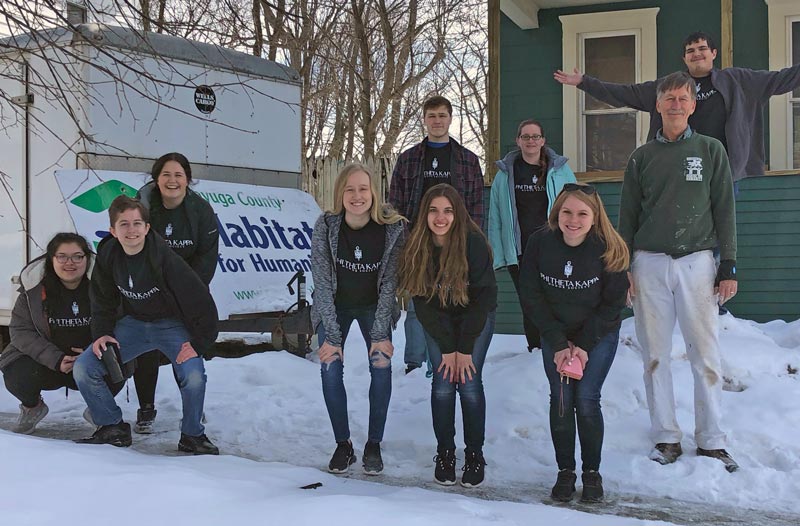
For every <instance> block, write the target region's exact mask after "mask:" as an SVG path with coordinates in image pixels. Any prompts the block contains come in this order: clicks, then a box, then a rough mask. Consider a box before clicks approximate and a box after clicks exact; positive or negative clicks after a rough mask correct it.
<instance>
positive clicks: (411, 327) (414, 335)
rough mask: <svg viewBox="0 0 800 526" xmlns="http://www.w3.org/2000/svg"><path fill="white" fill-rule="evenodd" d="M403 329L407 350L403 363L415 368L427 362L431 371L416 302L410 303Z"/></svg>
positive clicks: (404, 353)
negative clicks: (415, 306)
mask: <svg viewBox="0 0 800 526" xmlns="http://www.w3.org/2000/svg"><path fill="white" fill-rule="evenodd" d="M403 329H405V332H406V348H405V350H404V351H403V362H404V363H405V364H406V365H413V366H415V367H422V364H424V363H426V362H427V363H428V370H429V371H430V359H429V356H428V345H427V340H426V337H425V329H423V328H422V324H421V323H420V322H419V319H418V318H417V310H416V308H414V300H411V301H409V302H408V310H407V311H406V321H405V323H404V324H403Z"/></svg>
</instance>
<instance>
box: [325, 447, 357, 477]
mask: <svg viewBox="0 0 800 526" xmlns="http://www.w3.org/2000/svg"><path fill="white" fill-rule="evenodd" d="M356 460H357V459H356V452H355V451H353V443H352V442H350V441H349V440H348V441H346V442H337V443H336V451H334V452H333V456H332V457H331V461H330V462H329V463H328V471H329V472H330V473H347V472H348V471H349V470H350V466H351V465H352V464H355V462H356Z"/></svg>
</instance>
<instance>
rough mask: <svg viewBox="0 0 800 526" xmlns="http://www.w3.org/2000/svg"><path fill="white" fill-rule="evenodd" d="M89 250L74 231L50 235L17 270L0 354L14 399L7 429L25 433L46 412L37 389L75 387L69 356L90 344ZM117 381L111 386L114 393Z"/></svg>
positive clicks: (32, 429) (7, 383)
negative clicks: (15, 414)
mask: <svg viewBox="0 0 800 526" xmlns="http://www.w3.org/2000/svg"><path fill="white" fill-rule="evenodd" d="M91 255H92V252H91V251H90V250H89V245H88V244H87V243H86V240H85V239H84V238H83V237H82V236H79V235H78V234H72V233H68V232H63V233H60V234H56V235H55V236H54V237H53V239H51V240H50V242H49V243H48V244H47V252H46V253H45V254H44V255H43V256H41V257H39V258H37V259H35V260H33V261H32V262H30V263H29V264H28V265H27V266H26V267H25V268H24V269H22V272H21V273H20V281H21V286H20V289H19V293H20V294H19V296H18V297H17V302H16V304H15V305H14V309H13V310H12V312H11V323H10V325H9V333H10V336H11V343H9V345H8V347H6V349H5V350H4V351H3V354H1V355H0V370H2V371H3V380H5V384H6V388H7V389H8V391H9V392H10V393H11V394H12V395H14V396H15V397H16V398H17V399H18V400H19V401H20V405H19V408H20V415H19V420H18V421H17V424H16V425H15V426H14V428H13V431H14V432H16V433H24V434H30V433H32V432H33V431H34V429H36V424H38V423H39V422H40V421H41V420H42V419H43V418H44V417H45V415H47V412H48V408H47V404H45V403H44V400H43V399H42V396H41V392H42V391H53V390H56V389H60V388H62V387H66V388H68V389H74V390H76V391H77V390H78V387H77V386H76V385H75V380H74V379H73V377H72V366H73V364H74V363H75V359H76V358H77V357H78V356H79V355H80V353H82V352H83V350H84V349H85V348H86V347H87V346H88V345H89V344H90V343H92V333H91V329H90V327H89V325H90V323H91V320H92V316H91V313H90V306H89V277H88V275H87V269H88V267H89V261H90V258H91ZM121 388H122V385H121V384H120V385H117V386H113V387H112V391H114V393H117V392H119V390H120V389H121Z"/></svg>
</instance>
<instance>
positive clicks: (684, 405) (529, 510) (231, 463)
mask: <svg viewBox="0 0 800 526" xmlns="http://www.w3.org/2000/svg"><path fill="white" fill-rule="evenodd" d="M721 322H722V323H721V329H720V331H721V342H722V349H723V356H724V369H725V376H726V380H727V384H728V386H729V389H730V390H726V391H725V392H724V393H723V405H724V422H723V423H724V426H725V428H726V429H728V430H729V442H730V446H729V448H728V449H729V451H730V452H731V454H732V455H733V456H734V458H736V459H737V461H738V462H739V464H740V465H741V470H740V471H739V472H737V473H734V474H729V473H727V472H726V471H725V470H724V469H723V467H722V464H721V463H720V462H718V461H716V460H713V459H708V458H700V457H697V456H696V455H695V454H694V449H695V447H696V445H695V443H694V439H693V436H692V432H693V422H694V417H693V389H692V375H691V371H690V369H689V364H688V361H687V359H686V355H685V349H684V345H683V341H682V339H681V336H680V333H679V331H678V329H677V328H676V330H675V335H674V340H673V341H674V348H673V371H674V377H675V386H676V387H675V394H676V403H677V407H678V419H679V422H680V424H681V426H682V428H683V430H684V433H685V435H684V438H683V448H684V455H683V456H682V457H681V458H680V459H679V460H678V462H676V463H675V464H673V465H670V466H660V465H658V464H656V463H655V462H653V461H651V460H649V459H648V458H647V454H648V452H649V450H650V449H651V447H652V443H651V442H650V440H649V438H648V429H649V418H648V413H647V406H646V402H645V394H644V385H643V382H642V363H641V357H640V355H639V352H638V351H637V348H638V344H637V342H636V337H635V334H634V330H633V323H632V320H626V321H625V323H624V324H623V329H622V333H621V336H620V338H621V343H620V346H619V350H618V353H617V358H616V361H615V363H614V366H613V367H612V369H611V373H610V374H609V378H608V380H607V381H606V385H605V388H604V391H603V412H604V415H605V422H606V440H605V446H604V456H603V464H602V467H601V472H602V474H603V477H604V482H605V487H606V491H607V493H608V495H609V497H610V498H611V499H613V498H614V496H615V495H628V494H638V495H641V496H642V499H641V501H642V502H645V503H646V502H647V498H648V497H650V498H652V499H653V500H654V501H655V500H656V499H660V498H663V497H668V498H673V499H678V500H683V501H692V502H697V503H701V504H700V505H701V507H702V506H704V505H707V506H708V508H709V509H713V508H714V505H719V506H723V505H725V506H736V507H741V508H750V509H756V510H765V511H770V512H785V513H797V504H796V502H797V501H796V498H797V495H798V494H800V444H798V442H797V440H796V429H797V424H798V422H800V405H798V403H797V400H798V399H800V396H799V395H800V378H799V377H800V375H799V374H798V373H797V369H798V368H800V321H797V322H793V323H790V324H786V323H784V322H781V321H774V322H770V323H767V324H757V323H754V322H750V321H747V320H740V319H736V318H734V317H733V316H731V315H726V316H724V317H722V318H721ZM401 327H402V326H401ZM395 336H396V345H397V346H398V351H397V352H396V354H395V357H394V360H393V364H394V372H393V382H394V389H393V395H392V402H391V406H390V414H389V418H388V422H387V427H386V433H385V441H384V443H383V458H384V462H385V464H386V470H385V473H386V477H387V478H388V477H391V478H392V480H393V481H398V480H399V481H401V485H406V484H408V485H411V486H413V485H415V484H414V482H415V481H419V480H424V481H430V479H431V477H432V475H433V462H432V460H431V459H432V457H433V455H434V454H435V448H436V444H435V439H434V436H433V430H432V426H431V416H430V403H429V400H430V380H428V379H426V378H425V377H424V374H422V372H421V371H419V370H418V371H415V372H414V373H412V374H411V375H408V376H405V375H404V374H403V370H402V369H403V368H402V345H403V342H402V337H403V331H402V329H401V330H398V331H396V332H395ZM345 356H346V358H345V364H346V368H345V383H346V385H347V387H348V394H349V402H350V406H349V410H350V426H351V433H352V438H353V443H354V445H355V447H356V452H357V454H358V455H359V457H360V453H361V450H362V448H363V444H364V442H365V440H366V432H367V414H368V402H367V389H368V382H369V374H368V370H367V360H366V351H365V349H364V346H363V340H362V339H361V336H360V334H359V333H358V331H357V329H355V328H354V330H353V331H351V333H350V335H349V342H348V345H347V347H346V349H345ZM207 368H208V377H209V383H208V391H207V396H206V414H207V416H208V424H207V433H208V435H209V436H210V437H211V438H212V439H213V440H214V441H215V442H216V443H217V444H218V445H219V446H220V448H221V449H222V452H223V453H229V455H224V454H223V455H222V456H220V457H218V458H209V457H200V458H189V457H172V456H160V455H152V454H143V453H142V452H139V451H136V450H119V449H115V448H111V447H110V446H78V445H74V444H72V443H69V442H64V441H55V440H48V439H43V438H35V437H23V436H17V435H13V434H11V433H8V432H5V431H0V447H2V451H3V452H4V454H3V459H4V460H3V465H2V469H0V487H2V488H4V489H3V491H2V492H0V518H2V524H13V525H15V526H16V525H28V524H30V525H34V524H54V523H56V522H57V521H59V520H60V517H61V516H62V515H64V514H65V513H69V510H70V507H71V506H72V503H74V502H75V496H76V495H77V494H80V497H78V498H79V499H80V500H81V501H82V504H81V505H82V506H86V507H87V509H86V510H83V511H81V512H80V517H81V520H80V523H81V524H82V525H86V526H89V525H92V524H103V523H108V522H107V521H108V520H109V519H112V518H113V521H114V522H113V523H114V524H141V518H140V517H137V516H136V514H135V513H131V512H130V511H129V510H131V507H130V505H127V504H126V501H125V500H124V499H125V498H126V497H127V496H128V495H130V493H131V491H132V490H133V489H134V488H135V491H136V493H137V495H136V499H140V498H141V499H143V500H139V502H146V503H148V504H147V505H146V506H145V507H146V508H148V511H147V512H146V513H147V514H148V515H150V514H154V515H155V516H157V517H158V522H159V523H167V522H168V521H169V522H174V521H175V520H177V521H179V523H181V524H192V525H204V524H209V525H210V524H214V525H217V524H219V523H220V522H221V521H226V522H227V523H229V524H244V523H246V522H249V521H251V520H252V519H253V518H264V519H268V522H269V523H275V524H279V523H283V522H284V521H285V522H286V523H291V524H306V523H312V522H314V523H318V522H320V520H324V521H328V522H331V523H334V524H338V523H347V524H349V525H358V524H371V525H372V524H374V523H375V520H376V519H380V521H381V522H382V523H385V524H408V523H411V521H413V523H414V524H437V525H441V524H526V525H534V526H535V525H538V524H542V525H544V524H558V523H569V524H575V525H580V524H587V525H588V524H614V525H617V524H620V525H621V524H644V523H645V522H642V521H636V520H634V519H626V518H621V517H613V518H611V517H598V516H592V515H587V514H584V513H580V512H578V511H574V510H572V509H570V508H569V507H566V508H564V507H552V506H543V505H541V504H538V502H540V501H547V495H548V491H549V487H550V486H551V485H552V483H553V482H554V480H555V475H556V471H557V469H556V466H555V459H554V455H553V450H552V445H551V442H550V434H549V427H548V425H549V424H548V417H547V415H548V388H547V383H546V379H545V376H544V372H543V370H542V363H541V355H540V354H539V353H538V352H534V353H532V354H531V353H528V352H526V351H525V344H524V340H523V337H521V336H510V335H495V337H494V339H493V341H492V346H491V349H490V351H489V354H488V357H487V363H486V365H485V368H484V382H485V385H486V394H487V426H486V439H487V443H486V447H485V455H486V460H487V462H488V466H487V482H486V483H485V486H486V488H487V489H484V491H489V492H491V491H492V488H496V489H499V488H508V487H513V488H517V491H518V492H519V491H521V492H522V493H523V494H526V493H529V494H530V499H529V500H528V501H527V502H533V503H535V504H519V503H517V504H514V503H509V502H498V501H488V500H481V499H475V498H469V497H464V496H462V495H467V496H468V495H470V491H469V490H465V489H462V490H460V491H458V492H457V493H456V492H452V491H451V492H444V493H443V492H432V491H428V490H425V489H418V488H414V487H406V488H403V487H395V486H387V485H383V484H379V482H380V481H381V477H380V476H379V477H374V478H370V482H363V481H360V480H354V479H352V478H343V477H335V476H332V475H328V474H327V473H325V472H324V468H325V467H326V466H327V462H328V460H329V458H330V455H331V453H332V452H333V449H334V447H335V443H334V441H333V437H332V431H331V428H330V423H329V420H328V417H327V413H326V411H325V406H324V402H323V399H322V393H321V387H320V377H319V365H318V364H317V363H314V362H313V361H311V360H303V359H300V358H297V357H295V356H292V355H290V354H288V353H285V352H280V353H276V352H272V353H264V354H258V355H251V356H248V357H245V358H240V359H235V360H223V359H214V360H212V361H210V362H207ZM161 371H162V374H161V382H160V383H159V386H158V393H157V406H158V410H159V414H158V419H157V420H156V431H157V433H156V434H155V435H151V436H147V437H145V436H139V435H134V441H135V442H141V441H153V443H154V444H155V451H156V452H158V451H160V450H163V451H164V452H165V453H169V454H172V453H173V452H174V449H175V445H176V443H177V439H178V431H177V426H178V420H179V418H180V397H179V393H178V390H177V387H176V386H175V383H174V381H173V380H172V376H171V374H169V372H168V371H167V369H165V368H162V370H161ZM131 384H132V382H131ZM130 390H131V394H130V398H131V402H130V403H126V402H125V392H124V391H123V393H121V394H120V395H119V396H118V401H119V403H120V405H121V406H122V408H123V412H124V415H125V418H126V420H129V421H133V420H135V413H136V408H137V403H136V401H135V395H134V390H133V386H132V385H131V386H130ZM45 400H46V402H47V403H48V405H49V406H50V408H51V412H50V415H48V417H47V419H46V420H45V422H53V421H55V422H58V421H63V422H65V423H69V424H70V425H72V426H73V428H74V426H75V425H80V422H81V420H80V419H81V413H82V412H83V409H84V404H83V400H82V398H81V397H80V395H79V394H77V393H72V394H71V395H70V397H69V398H67V399H65V398H64V395H63V390H62V391H58V392H47V393H45ZM0 412H5V413H16V412H17V402H16V400H15V399H14V398H13V397H11V395H9V394H8V393H7V392H6V391H5V390H4V389H3V390H0ZM459 420H460V419H459ZM43 424H44V422H43ZM457 430H458V436H457V439H456V440H457V443H462V442H461V437H462V433H461V425H460V423H458V424H457ZM86 431H87V434H88V433H89V432H90V430H89V428H88V425H87V426H86ZM159 448H161V449H159ZM458 456H459V457H460V458H462V459H463V451H459V452H458ZM356 466H360V462H359V463H358V464H356ZM356 466H354V467H356ZM459 467H460V463H459ZM372 481H374V482H372ZM313 482H322V483H323V486H322V487H321V488H319V489H316V490H300V489H299V486H302V485H305V484H309V483H313ZM88 488H91V489H90V490H89V495H90V496H87V495H86V491H85V490H86V489H88ZM520 488H521V489H520ZM87 497H88V498H87ZM87 500H91V501H92V504H87ZM131 502H133V501H128V504H130V503H131ZM89 509H95V510H96V515H90V513H89V512H88V510H89ZM581 509H586V507H582V508H581ZM600 509H601V510H602V508H600ZM6 517H8V518H9V519H11V520H10V521H9V520H6ZM273 521H274V522H273ZM62 522H63V521H62ZM648 524H652V523H648Z"/></svg>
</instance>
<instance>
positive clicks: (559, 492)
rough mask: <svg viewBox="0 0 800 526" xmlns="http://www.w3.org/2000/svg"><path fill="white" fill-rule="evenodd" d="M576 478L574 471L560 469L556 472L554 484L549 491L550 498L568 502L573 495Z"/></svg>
mask: <svg viewBox="0 0 800 526" xmlns="http://www.w3.org/2000/svg"><path fill="white" fill-rule="evenodd" d="M576 480H578V477H577V475H575V471H573V470H571V469H562V470H560V471H559V472H558V478H557V479H556V485H555V486H553V489H552V490H551V491H550V498H551V499H553V500H557V501H559V502H569V501H571V500H572V497H573V496H574V495H575V481H576Z"/></svg>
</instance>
